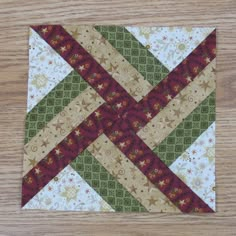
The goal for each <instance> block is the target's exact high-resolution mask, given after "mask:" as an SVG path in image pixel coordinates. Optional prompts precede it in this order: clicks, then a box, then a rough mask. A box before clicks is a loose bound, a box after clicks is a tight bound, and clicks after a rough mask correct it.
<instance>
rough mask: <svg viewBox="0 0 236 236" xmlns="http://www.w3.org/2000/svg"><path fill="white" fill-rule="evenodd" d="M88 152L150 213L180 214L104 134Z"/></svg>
mask: <svg viewBox="0 0 236 236" xmlns="http://www.w3.org/2000/svg"><path fill="white" fill-rule="evenodd" d="M87 150H88V151H89V152H90V153H91V154H92V155H93V156H94V157H95V158H96V159H97V160H98V161H99V162H100V163H101V164H102V165H103V166H104V167H105V168H106V169H107V171H108V172H109V173H110V174H112V175H113V176H114V177H115V178H116V179H117V180H118V182H119V183H120V184H122V185H123V186H124V187H125V188H126V189H127V190H128V191H129V192H130V193H131V194H132V195H133V196H134V197H135V198H136V199H137V200H138V201H139V202H140V203H141V204H142V205H143V206H144V207H145V208H146V209H147V210H148V211H150V212H162V211H163V212H180V211H179V209H178V208H176V206H174V205H173V204H172V203H171V201H170V200H169V199H168V198H167V197H166V196H165V195H164V194H163V193H162V192H160V191H159V190H158V189H157V188H156V187H155V186H154V185H153V184H152V183H151V182H150V181H149V180H148V179H147V178H146V176H145V175H143V173H142V172H141V171H140V170H139V169H138V168H137V167H136V166H134V164H133V163H132V162H131V161H130V160H129V159H128V158H126V157H125V155H124V154H123V153H122V152H121V151H120V150H119V149H118V148H117V147H116V146H115V145H114V144H113V143H112V142H111V141H110V140H109V139H108V138H107V136H106V135H104V134H102V135H101V136H100V137H99V138H97V139H96V140H95V141H94V142H93V143H92V144H91V145H90V146H89V147H88V148H87Z"/></svg>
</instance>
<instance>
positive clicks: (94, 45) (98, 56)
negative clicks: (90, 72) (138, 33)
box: [63, 26, 152, 101]
mask: <svg viewBox="0 0 236 236" xmlns="http://www.w3.org/2000/svg"><path fill="white" fill-rule="evenodd" d="M63 27H64V29H65V30H67V31H68V33H70V34H71V35H72V36H73V38H74V39H76V40H77V41H78V42H79V43H80V44H81V45H82V46H83V47H84V48H85V49H86V50H87V51H88V52H89V53H90V54H91V55H92V56H93V57H94V59H95V60H96V61H97V62H98V63H100V64H101V65H102V66H103V68H104V69H105V70H106V71H107V72H108V73H109V74H110V75H111V76H112V77H113V78H114V79H115V80H116V81H117V82H118V83H119V84H120V85H121V86H123V88H124V89H126V91H127V92H128V93H129V94H130V95H131V96H133V98H134V99H135V100H136V101H139V100H141V99H142V97H144V96H145V95H146V94H147V93H148V92H149V91H150V90H151V89H152V85H150V84H149V82H148V81H147V80H145V79H144V78H143V76H142V75H141V74H140V73H139V72H138V71H137V70H136V69H135V68H134V67H133V66H132V65H130V63H129V62H128V61H127V60H126V59H125V58H124V57H123V56H122V55H121V54H120V53H119V52H118V51H117V50H116V49H115V48H114V47H113V46H112V45H111V44H110V43H109V42H108V41H107V40H105V39H104V38H103V37H102V35H101V34H100V33H99V32H98V31H96V29H94V28H93V27H92V26H63Z"/></svg>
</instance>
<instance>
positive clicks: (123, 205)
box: [71, 150, 147, 212]
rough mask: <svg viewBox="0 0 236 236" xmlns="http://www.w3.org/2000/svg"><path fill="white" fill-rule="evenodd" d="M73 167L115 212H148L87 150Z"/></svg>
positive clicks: (72, 163) (72, 164)
mask: <svg viewBox="0 0 236 236" xmlns="http://www.w3.org/2000/svg"><path fill="white" fill-rule="evenodd" d="M71 166H72V167H73V168H74V169H75V170H76V171H77V172H78V173H79V175H81V176H82V178H83V179H84V180H85V181H86V182H87V183H88V184H89V185H90V186H91V187H92V188H93V189H95V191H96V192H97V193H98V194H99V195H100V196H101V197H102V198H103V199H104V200H105V201H106V202H107V203H108V204H109V205H110V206H111V207H112V208H113V209H114V210H115V211H123V212H131V211H135V212H146V211H147V210H146V209H145V207H143V206H142V205H141V204H140V203H139V202H138V201H137V200H136V199H135V198H134V197H133V196H132V195H131V194H130V193H129V192H128V191H127V190H126V189H125V188H124V187H123V186H122V185H121V184H120V183H119V182H118V181H117V180H116V179H115V178H114V177H113V176H112V175H111V174H109V172H108V171H107V170H106V169H105V168H104V167H103V166H102V165H101V164H100V163H99V162H98V161H97V160H96V158H94V157H93V155H91V153H90V152H88V151H87V150H85V151H84V152H82V153H81V154H80V155H79V156H78V157H77V158H76V159H75V160H74V161H73V162H71ZM91 171H92V172H91Z"/></svg>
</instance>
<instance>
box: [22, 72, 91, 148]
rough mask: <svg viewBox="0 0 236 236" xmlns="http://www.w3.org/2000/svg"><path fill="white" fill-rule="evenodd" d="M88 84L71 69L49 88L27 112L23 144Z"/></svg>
mask: <svg viewBox="0 0 236 236" xmlns="http://www.w3.org/2000/svg"><path fill="white" fill-rule="evenodd" d="M87 86H88V84H87V82H86V81H84V80H83V79H82V77H81V76H80V75H79V74H78V73H77V72H75V71H72V72H71V73H70V74H69V75H68V76H66V78H65V79H64V80H62V81H61V82H60V83H59V84H58V85H57V86H56V87H55V88H54V89H53V90H51V91H50V92H49V93H48V94H47V95H46V96H45V97H44V98H43V99H42V100H41V101H40V102H39V103H38V104H37V105H36V106H35V107H34V108H33V109H32V110H31V111H30V112H29V113H27V115H26V121H25V144H26V143H28V142H29V141H30V140H31V139H32V138H33V137H34V136H35V135H36V134H37V133H38V132H39V131H40V130H41V129H42V128H44V126H45V125H46V124H47V123H48V122H49V121H51V120H52V119H53V118H54V117H55V116H56V115H57V114H58V113H59V112H61V111H62V110H63V109H64V107H65V106H67V105H68V104H69V103H70V102H71V101H72V100H73V99H74V98H75V97H77V96H78V95H79V94H80V93H81V92H82V91H84V90H85V89H86V88H87Z"/></svg>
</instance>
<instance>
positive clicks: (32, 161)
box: [29, 158, 37, 166]
mask: <svg viewBox="0 0 236 236" xmlns="http://www.w3.org/2000/svg"><path fill="white" fill-rule="evenodd" d="M29 162H30V163H29V165H31V166H35V165H36V164H37V161H36V158H34V159H29Z"/></svg>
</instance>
